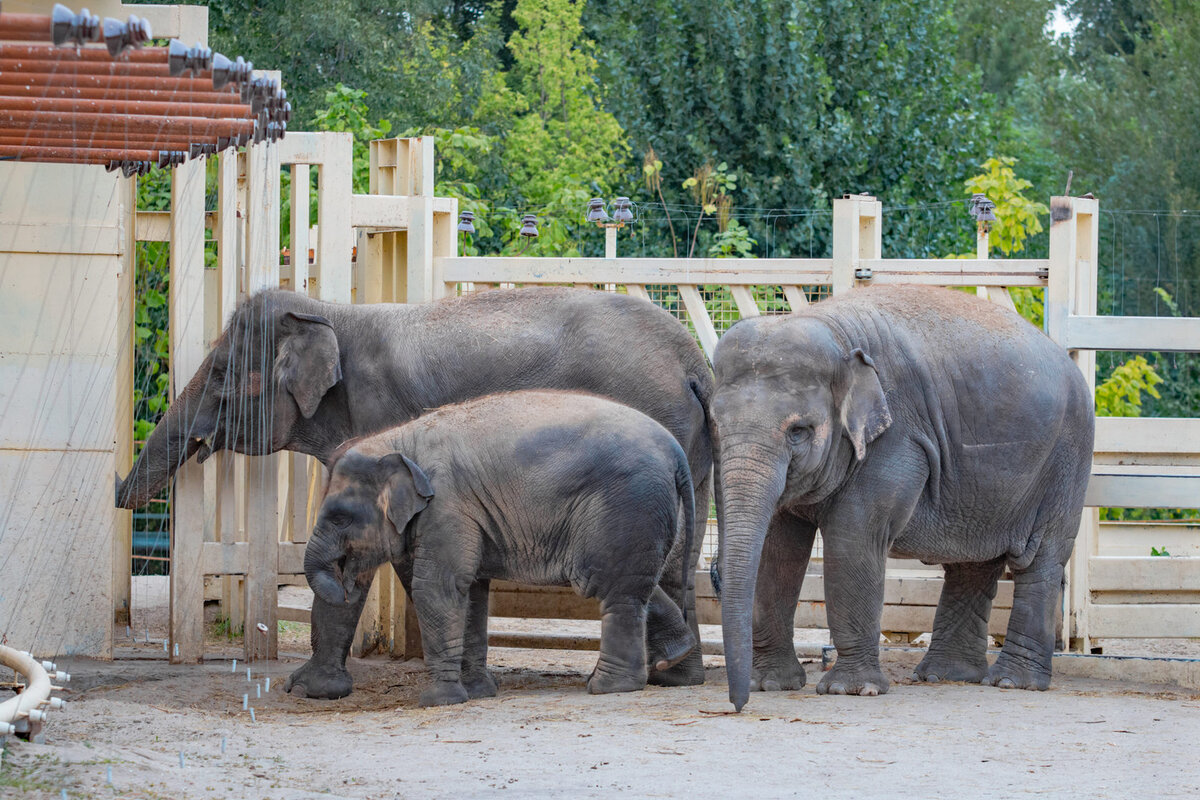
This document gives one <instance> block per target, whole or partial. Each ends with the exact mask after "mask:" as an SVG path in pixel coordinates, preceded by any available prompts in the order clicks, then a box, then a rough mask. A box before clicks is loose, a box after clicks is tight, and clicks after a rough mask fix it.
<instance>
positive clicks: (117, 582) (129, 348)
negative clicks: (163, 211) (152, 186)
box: [112, 176, 137, 626]
mask: <svg viewBox="0 0 1200 800" xmlns="http://www.w3.org/2000/svg"><path fill="white" fill-rule="evenodd" d="M118 191H119V192H120V197H121V215H120V219H121V223H122V225H123V230H122V237H121V238H122V248H123V250H124V253H123V255H122V258H121V274H120V276H119V277H118V283H119V285H118V289H117V297H118V308H117V330H116V334H117V372H116V376H115V379H114V384H115V386H114V390H115V391H116V405H115V407H116V430H117V439H116V449H115V451H114V452H113V466H114V467H115V468H116V470H117V473H118V474H119V475H120V476H121V477H122V478H124V477H125V476H126V475H128V474H129V472H130V470H131V469H132V468H133V450H134V444H133V386H134V382H133V366H134V341H135V340H134V327H135V326H134V294H135V290H134V286H135V280H136V266H137V242H136V239H135V236H134V234H135V228H136V225H135V221H136V217H135V215H136V213H137V176H134V177H131V178H126V179H125V180H124V181H123V182H122V184H121V187H120V189H119V190H118ZM115 513H116V523H115V524H116V535H115V536H113V587H112V597H113V621H114V622H115V623H116V624H117V625H118V626H122V625H128V624H129V612H130V608H131V605H130V603H131V600H132V591H131V590H132V585H131V581H132V572H131V570H132V567H133V511H131V510H128V509H124V508H119V509H116V510H115Z"/></svg>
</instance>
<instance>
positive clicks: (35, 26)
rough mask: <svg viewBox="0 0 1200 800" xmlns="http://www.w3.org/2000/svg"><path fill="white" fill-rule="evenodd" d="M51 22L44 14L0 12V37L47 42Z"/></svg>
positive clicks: (51, 27)
mask: <svg viewBox="0 0 1200 800" xmlns="http://www.w3.org/2000/svg"><path fill="white" fill-rule="evenodd" d="M52 32H53V22H52V21H51V19H50V17H49V16H48V15H46V14H0V39H3V40H6V41H20V42H48V41H50V34H51V33H52Z"/></svg>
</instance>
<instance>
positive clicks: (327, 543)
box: [304, 528, 349, 606]
mask: <svg viewBox="0 0 1200 800" xmlns="http://www.w3.org/2000/svg"><path fill="white" fill-rule="evenodd" d="M344 555H345V553H344V552H343V548H342V547H341V545H340V544H339V542H338V541H337V537H336V536H334V535H333V534H331V533H329V532H328V531H323V530H321V529H319V528H318V529H314V530H313V536H312V538H311V539H309V540H308V545H307V546H306V547H305V548H304V577H305V578H306V579H307V580H308V585H309V587H311V588H312V590H313V592H314V593H315V594H317V595H318V596H319V597H320V598H321V599H322V600H324V601H325V602H326V603H329V604H330V605H334V606H344V605H346V603H347V602H348V601H349V597H348V593H347V591H346V588H345V586H343V585H342V581H340V580H339V579H338V572H339V571H340V568H339V567H338V562H340V561H341V559H342V557H343V556H344Z"/></svg>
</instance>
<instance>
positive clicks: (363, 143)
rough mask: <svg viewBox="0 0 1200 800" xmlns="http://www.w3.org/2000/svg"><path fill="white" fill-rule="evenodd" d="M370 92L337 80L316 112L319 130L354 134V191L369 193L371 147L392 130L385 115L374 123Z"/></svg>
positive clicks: (315, 123)
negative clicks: (369, 102) (370, 105)
mask: <svg viewBox="0 0 1200 800" xmlns="http://www.w3.org/2000/svg"><path fill="white" fill-rule="evenodd" d="M366 98H367V93H366V92H364V91H362V90H361V89H351V88H350V87H348V86H346V85H344V84H341V83H339V84H337V85H336V86H334V87H333V88H332V89H330V90H329V91H327V92H325V105H324V106H323V107H322V108H320V109H318V110H317V112H316V113H315V114H314V115H313V126H314V127H315V128H316V129H317V130H319V131H339V132H349V133H350V134H352V135H353V136H354V191H356V192H359V193H365V192H366V191H367V187H368V184H369V181H370V148H369V146H368V143H369V142H370V141H371V140H372V139H382V138H384V137H386V136H387V135H388V133H390V132H391V130H392V124H391V123H390V122H388V121H387V120H385V119H381V120H379V121H378V122H375V123H371V122H370V120H369V119H368V114H369V113H370V112H369V110H368V108H367V103H366Z"/></svg>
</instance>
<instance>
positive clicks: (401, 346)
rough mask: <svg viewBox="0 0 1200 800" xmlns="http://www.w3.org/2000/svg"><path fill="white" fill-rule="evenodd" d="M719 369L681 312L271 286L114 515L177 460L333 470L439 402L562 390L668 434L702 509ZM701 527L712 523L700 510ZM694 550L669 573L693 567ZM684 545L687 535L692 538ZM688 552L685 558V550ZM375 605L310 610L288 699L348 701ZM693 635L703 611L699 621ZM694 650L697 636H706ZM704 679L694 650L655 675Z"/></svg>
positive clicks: (553, 295)
mask: <svg viewBox="0 0 1200 800" xmlns="http://www.w3.org/2000/svg"><path fill="white" fill-rule="evenodd" d="M712 385H713V384H712V374H711V373H710V372H709V369H708V364H707V363H706V361H705V359H704V354H703V353H701V352H700V348H699V347H698V346H697V345H696V343H695V341H694V340H693V339H692V338H691V336H690V335H689V334H688V332H687V329H686V328H685V327H684V326H682V325H680V324H679V322H678V321H677V320H676V319H674V318H673V317H672V316H671V315H670V314H668V313H667V312H666V311H663V310H662V309H660V308H658V307H657V306H655V305H653V304H652V303H649V302H646V301H644V300H639V299H636V298H633V297H629V296H626V295H618V294H610V293H607V292H590V291H581V290H577V289H562V288H546V289H510V290H500V291H492V292H484V293H482V294H478V295H473V296H468V297H462V298H451V299H447V300H441V301H438V302H435V303H428V304H420V305H396V304H373V305H339V304H336V303H325V302H320V301H317V300H312V299H310V298H308V297H305V296H303V295H300V294H296V293H294V292H287V291H278V290H274V291H265V292H261V293H259V294H256V295H254V296H253V297H251V298H250V299H248V300H246V301H245V302H244V303H242V304H241V305H240V306H239V307H238V308H237V310H236V311H235V312H234V314H233V315H232V317H231V319H230V321H229V323H228V325H227V327H226V329H225V331H224V333H222V335H221V338H220V339H219V340H218V341H217V342H216V344H215V345H214V346H213V348H212V351H211V352H210V353H209V354H208V355H207V356H206V357H205V359H204V361H203V362H202V364H201V366H200V369H199V370H198V371H197V372H196V374H195V375H194V376H193V377H192V379H191V380H190V381H189V382H188V384H187V385H186V386H185V387H184V389H183V391H182V392H181V393H180V395H179V397H178V398H176V400H175V402H174V403H173V404H172V405H171V407H170V408H169V409H168V410H167V413H166V415H165V416H164V417H163V419H162V420H161V421H160V422H159V424H158V427H156V428H155V429H154V431H153V433H152V434H151V435H150V437H149V439H148V441H147V442H146V446H145V447H144V448H143V450H142V452H141V454H140V455H139V456H138V459H137V462H136V463H135V464H134V466H133V470H132V471H131V472H130V474H129V476H128V477H127V478H126V479H125V480H124V481H122V482H119V484H118V486H117V505H119V506H121V507H124V508H136V507H138V506H141V505H143V504H145V503H146V502H147V501H148V500H149V499H150V498H151V497H153V496H154V495H155V494H157V493H158V492H159V491H160V490H161V489H162V488H163V487H164V486H166V484H167V482H168V481H169V480H170V479H171V476H172V475H174V473H175V471H176V470H177V469H178V468H179V466H180V465H181V464H183V463H184V462H185V461H187V460H188V459H189V458H191V457H192V456H193V455H196V456H197V457H198V458H200V459H204V458H207V457H208V455H209V454H211V453H212V452H214V451H216V450H220V449H231V450H235V451H237V452H240V453H249V454H255V455H258V454H265V453H273V452H276V451H279V450H294V451H297V452H301V453H308V454H310V455H313V456H315V457H316V458H318V459H320V460H321V461H322V462H324V463H325V464H326V465H327V466H328V464H329V460H330V458H331V457H332V455H333V454H334V453H335V452H336V451H337V449H338V448H339V447H340V446H341V445H342V444H343V443H345V442H347V441H349V440H351V439H354V438H357V437H361V436H364V435H367V434H371V433H376V432H379V431H383V430H387V429H388V428H392V427H395V426H396V425H399V424H402V423H404V422H406V421H408V420H411V419H415V418H416V417H418V416H420V415H421V414H423V413H425V412H426V411H428V410H430V409H433V408H437V407H439V406H444V405H449V404H452V403H459V402H462V401H464V400H469V399H471V398H475V397H481V396H483V395H487V394H493V393H496V392H504V391H515V390H520V389H567V390H578V391H584V392H590V393H592V394H597V395H601V396H604V397H609V398H612V399H614V400H616V401H617V402H620V403H623V404H625V405H627V406H631V407H632V408H635V409H637V410H639V411H641V412H642V413H644V414H646V415H647V416H649V417H650V418H652V419H654V420H656V421H657V422H659V423H660V424H661V425H662V426H663V427H665V428H666V429H667V430H668V431H670V432H671V434H672V435H673V436H674V437H675V439H676V440H677V441H678V442H679V444H680V446H681V447H682V448H683V451H684V453H686V454H687V458H688V464H689V466H690V467H691V470H692V474H693V475H695V476H696V487H695V494H696V507H697V508H700V509H707V508H708V501H709V485H710V470H711V467H712V442H711V436H710V432H709V419H708V407H709V399H710V397H711V394H712ZM698 516H700V517H701V519H700V521H699V522H698V523H697V525H698V526H703V524H704V520H703V517H704V515H703V514H700V515H698ZM702 535H703V530H698V531H697V532H696V535H695V536H694V537H693V538H694V540H695V542H696V545H695V546H694V547H693V552H691V553H688V554H684V553H682V552H673V553H672V556H671V563H673V564H674V563H678V561H677V560H678V559H686V560H687V562H688V563H689V564H695V563H696V559H697V557H698V555H699V553H698V552H697V550H698V548H699V542H700V540H701V538H702ZM681 539H682V537H681ZM678 550H679V548H677V551H678ZM680 574H681V571H680V570H676V569H668V570H666V571H665V572H664V574H663V578H662V588H663V590H664V591H665V593H666V594H667V595H668V596H670V598H671V599H672V600H673V601H674V604H675V605H677V608H676V609H675V610H674V611H672V610H671V609H669V608H658V607H657V604H656V603H655V602H652V603H651V608H650V612H649V614H650V619H649V625H648V633H647V635H648V637H649V639H650V641H649V643H648V644H649V645H650V649H651V650H654V649H656V647H655V642H654V640H655V637H656V636H657V635H658V625H657V620H658V619H659V618H660V616H661V618H662V619H667V618H669V617H670V616H671V614H672V613H674V614H678V613H679V612H678V608H686V609H688V610H689V611H690V610H691V609H692V608H694V592H693V586H692V584H693V580H692V575H693V574H694V573H693V571H692V570H687V574H688V579H687V581H686V585H680V583H679V575H680ZM364 603H365V598H360V599H359V600H358V602H357V603H353V604H350V605H348V606H345V607H336V608H335V607H333V606H331V605H330V604H328V603H326V602H325V601H324V600H322V599H321V598H320V597H319V596H318V597H317V598H316V599H315V600H314V602H313V611H312V644H313V656H312V658H311V659H310V660H309V661H308V662H307V663H306V664H305V665H304V666H302V667H301V668H300V669H298V670H297V671H296V672H294V673H293V674H292V676H291V678H290V679H289V682H288V688H289V689H290V690H291V691H293V692H296V693H300V694H304V695H306V696H309V697H325V698H335V697H343V696H345V695H347V694H349V693H350V691H351V689H352V681H351V678H350V674H349V672H347V671H346V666H345V663H346V656H347V655H348V653H349V649H350V645H351V642H352V640H353V637H354V630H355V627H356V625H357V622H358V618H359V615H360V614H361V612H362V607H363V604H364ZM690 622H691V624H692V625H693V627H694V625H695V615H694V614H691V615H690ZM696 640H697V641H699V635H698V634H697V636H696ZM650 680H651V682H652V683H657V684H665V685H684V684H696V683H701V682H703V680H704V668H703V664H702V663H701V660H700V652H699V649H698V648H696V649H693V650H692V652H691V653H689V654H688V656H687V657H686V658H685V659H683V661H682V662H680V663H679V664H678V665H676V666H674V667H673V668H671V669H669V670H666V671H656V672H655V673H653V674H652V675H651V676H650Z"/></svg>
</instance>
